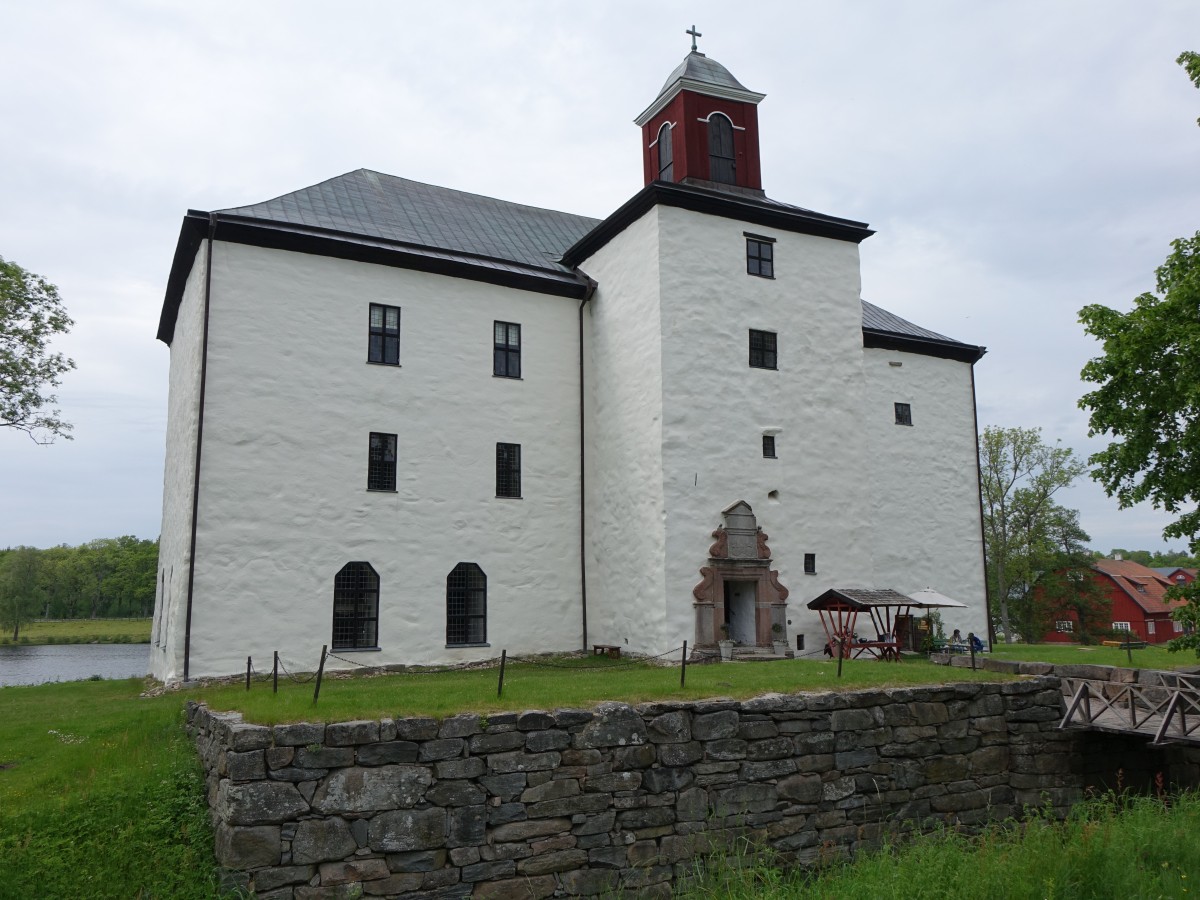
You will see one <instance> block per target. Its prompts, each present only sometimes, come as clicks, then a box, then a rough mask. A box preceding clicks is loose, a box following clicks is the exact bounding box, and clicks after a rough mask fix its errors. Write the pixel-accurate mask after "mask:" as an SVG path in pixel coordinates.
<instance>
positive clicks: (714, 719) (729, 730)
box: [691, 709, 738, 741]
mask: <svg viewBox="0 0 1200 900" xmlns="http://www.w3.org/2000/svg"><path fill="white" fill-rule="evenodd" d="M737 729H738V714H737V711H736V710H733V709H728V710H720V711H718V712H713V713H708V714H707V715H697V716H694V717H693V718H692V725H691V731H692V737H693V738H694V739H695V740H698V741H713V740H721V739H725V738H733V737H737Z"/></svg>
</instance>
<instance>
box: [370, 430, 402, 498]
mask: <svg viewBox="0 0 1200 900" xmlns="http://www.w3.org/2000/svg"><path fill="white" fill-rule="evenodd" d="M369 448H370V449H369V450H368V452H367V490H368V491H394V490H395V489H396V436H395V435H394V434H381V433H380V432H378V431H372V432H371V440H370V444H369Z"/></svg>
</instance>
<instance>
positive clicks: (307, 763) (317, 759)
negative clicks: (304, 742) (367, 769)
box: [293, 725, 354, 769]
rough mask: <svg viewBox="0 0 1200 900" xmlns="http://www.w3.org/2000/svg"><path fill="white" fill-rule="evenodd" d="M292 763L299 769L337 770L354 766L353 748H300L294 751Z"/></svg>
mask: <svg viewBox="0 0 1200 900" xmlns="http://www.w3.org/2000/svg"><path fill="white" fill-rule="evenodd" d="M329 727H330V728H333V726H332V725H330V726H329ZM293 762H294V764H295V766H296V767H297V768H301V769H339V768H342V767H344V766H352V765H354V748H353V747H301V748H299V749H298V750H296V752H295V757H294V760H293Z"/></svg>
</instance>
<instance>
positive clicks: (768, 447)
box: [763, 434, 775, 459]
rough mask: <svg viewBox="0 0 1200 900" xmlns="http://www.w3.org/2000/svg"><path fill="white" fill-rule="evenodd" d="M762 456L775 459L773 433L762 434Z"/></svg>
mask: <svg viewBox="0 0 1200 900" xmlns="http://www.w3.org/2000/svg"><path fill="white" fill-rule="evenodd" d="M763 456H765V457H766V458H767V459H775V435H773V434H764V435H763Z"/></svg>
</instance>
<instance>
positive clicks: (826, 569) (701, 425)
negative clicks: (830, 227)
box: [659, 209, 872, 649]
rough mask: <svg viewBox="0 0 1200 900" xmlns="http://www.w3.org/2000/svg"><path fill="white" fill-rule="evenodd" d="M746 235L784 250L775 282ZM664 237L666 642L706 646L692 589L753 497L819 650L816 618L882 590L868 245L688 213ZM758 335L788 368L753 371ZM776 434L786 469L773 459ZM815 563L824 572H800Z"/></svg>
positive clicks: (668, 223) (791, 602) (791, 603)
mask: <svg viewBox="0 0 1200 900" xmlns="http://www.w3.org/2000/svg"><path fill="white" fill-rule="evenodd" d="M745 231H750V232H752V233H756V234H762V235H765V236H768V237H774V238H776V239H777V243H776V244H775V276H776V277H775V278H774V279H764V278H759V277H756V276H752V275H748V274H747V273H746V239H745V236H744V232H745ZM659 239H660V242H661V258H662V278H661V283H662V296H663V300H662V308H663V313H662V320H663V394H664V396H665V397H666V398H668V399H667V400H666V401H665V403H664V415H663V467H664V482H665V502H666V513H667V545H666V559H667V566H666V609H665V612H666V616H667V623H668V624H667V633H666V635H665V636H664V637H665V643H666V645H667V646H668V647H669V646H677V645H678V644H680V643H682V641H683V640H684V639H687V640H688V641H689V642H690V641H694V640H695V634H694V631H695V629H694V621H695V620H694V612H693V606H692V601H693V598H692V594H691V591H692V588H693V587H694V586H695V584H696V583H697V582H698V581H699V580H700V574H699V570H700V567H701V566H703V565H705V564H706V563H707V558H708V547H709V545H710V544H711V543H712V538H711V537H710V533H711V532H712V530H713V529H715V528H716V527H717V526H718V525H719V524H721V522H722V519H721V511H722V510H723V509H725V508H726V507H728V506H729V505H730V504H732V503H734V502H735V501H737V500H745V501H746V502H748V503H749V504H750V506H751V507H752V508H753V509H754V512H755V515H756V516H757V519H758V524H759V525H761V526H762V527H763V529H764V530H765V531H766V533H767V534H768V536H769V545H770V548H771V551H772V557H773V563H772V566H773V567H774V568H778V569H779V571H780V580H781V582H782V583H783V584H784V585H785V586H786V587H787V588H788V589H789V590H790V592H791V595H790V597H789V598H788V618H790V619H791V620H792V625H791V626H790V627H789V628H788V640H789V642H790V643H791V645H792V646H795V639H794V635H795V634H796V633H797V632H803V633H805V634H806V647H808V648H813V647H820V646H821V644H822V643H823V640H818V635H819V634H820V633H821V629H820V623H819V619H818V618H817V616H816V614H815V613H810V612H809V611H808V610H807V609H805V606H804V605H805V604H806V603H807V602H808V601H809V600H811V599H813V598H814V597H816V596H818V595H819V594H820V593H822V592H823V591H824V590H826V589H827V588H829V587H834V586H839V587H848V586H862V585H865V586H870V585H869V584H866V583H867V582H869V581H870V580H871V550H870V538H871V534H872V530H871V528H870V524H869V521H868V516H869V511H870V510H869V506H868V502H867V500H868V497H867V487H868V478H867V465H868V461H867V448H866V447H865V446H864V442H863V441H862V440H861V435H862V432H863V427H864V426H863V422H862V420H861V416H862V408H863V405H864V404H863V382H862V368H861V367H862V319H861V306H860V301H859V288H860V276H859V262H858V247H857V245H855V244H853V243H848V242H844V241H835V240H830V239H826V238H818V237H812V236H809V235H801V234H793V233H790V232H785V231H778V232H776V231H774V230H771V229H767V228H764V227H762V226H750V225H746V224H745V223H742V222H737V221H734V220H731V219H722V218H719V217H716V216H706V215H702V214H700V213H694V212H689V211H685V210H679V209H663V210H662V211H661V224H660V235H659ZM752 328H753V329H758V330H764V331H773V332H776V334H777V335H778V353H779V363H778V365H779V367H778V370H776V371H772V370H766V369H756V368H750V366H749V365H748V356H749V330H750V329H752ZM768 430H769V431H771V432H772V433H774V434H775V439H776V453H777V457H778V458H776V459H764V458H763V455H762V436H763V433H764V431H768ZM772 491H776V492H778V499H769V496H768V495H769V494H770V493H771V492H772ZM805 553H815V554H816V555H817V574H816V575H805V574H803V562H804V554H805ZM664 649H666V647H664Z"/></svg>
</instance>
